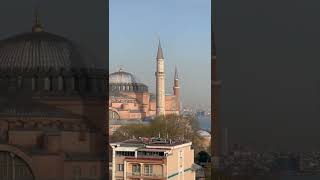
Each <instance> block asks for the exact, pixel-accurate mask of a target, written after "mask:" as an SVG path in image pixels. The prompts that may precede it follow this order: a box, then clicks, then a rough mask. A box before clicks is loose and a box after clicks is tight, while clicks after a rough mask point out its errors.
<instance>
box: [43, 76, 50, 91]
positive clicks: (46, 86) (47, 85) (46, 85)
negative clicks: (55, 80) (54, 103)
mask: <svg viewBox="0 0 320 180" xmlns="http://www.w3.org/2000/svg"><path fill="white" fill-rule="evenodd" d="M44 90H46V91H49V90H50V78H49V77H45V78H44Z"/></svg>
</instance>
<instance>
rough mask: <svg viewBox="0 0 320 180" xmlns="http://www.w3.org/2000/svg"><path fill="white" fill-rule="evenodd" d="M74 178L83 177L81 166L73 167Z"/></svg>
mask: <svg viewBox="0 0 320 180" xmlns="http://www.w3.org/2000/svg"><path fill="white" fill-rule="evenodd" d="M73 177H75V178H77V177H81V168H80V167H79V166H75V167H73Z"/></svg>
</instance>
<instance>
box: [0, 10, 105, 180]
mask: <svg viewBox="0 0 320 180" xmlns="http://www.w3.org/2000/svg"><path fill="white" fill-rule="evenodd" d="M86 57H87V56H86V55H85V53H84V51H83V50H82V49H80V47H79V46H78V45H76V43H74V42H73V41H71V40H69V39H67V38H65V37H62V36H59V35H56V34H52V33H49V32H46V31H45V29H44V27H43V26H42V24H41V23H40V21H39V18H38V16H37V15H36V16H35V22H34V25H33V27H32V31H31V32H25V33H20V34H16V35H13V36H10V37H7V38H5V39H1V40H0V87H1V88H0V179H8V180H9V179H15V180H42V179H52V180H54V179H56V180H57V179H61V180H62V179H65V180H69V179H92V180H94V179H96V180H98V179H107V172H106V168H105V163H106V162H107V157H106V154H107V153H106V148H105V147H106V143H105V138H106V132H105V124H106V121H105V120H106V119H107V111H106V108H105V104H106V103H107V102H106V101H105V99H106V97H107V96H106V95H107V88H106V86H105V85H106V78H107V76H108V71H107V70H106V69H103V68H100V66H99V65H96V64H94V63H93V59H88V58H86Z"/></svg>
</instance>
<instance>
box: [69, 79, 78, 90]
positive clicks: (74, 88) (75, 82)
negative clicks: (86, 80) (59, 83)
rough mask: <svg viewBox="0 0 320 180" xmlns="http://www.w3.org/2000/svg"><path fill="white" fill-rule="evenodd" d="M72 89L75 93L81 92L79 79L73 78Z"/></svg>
mask: <svg viewBox="0 0 320 180" xmlns="http://www.w3.org/2000/svg"><path fill="white" fill-rule="evenodd" d="M71 89H72V90H74V91H78V90H79V77H77V76H74V77H72V80H71Z"/></svg>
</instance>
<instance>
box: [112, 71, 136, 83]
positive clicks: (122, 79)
mask: <svg viewBox="0 0 320 180" xmlns="http://www.w3.org/2000/svg"><path fill="white" fill-rule="evenodd" d="M109 83H114V84H134V83H140V82H139V81H138V80H137V79H136V77H134V76H133V75H132V74H131V73H128V72H125V71H123V70H122V69H120V70H119V71H118V72H114V73H111V74H110V75H109Z"/></svg>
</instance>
